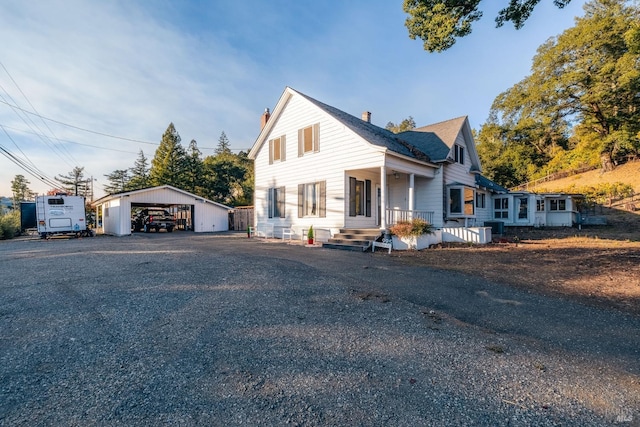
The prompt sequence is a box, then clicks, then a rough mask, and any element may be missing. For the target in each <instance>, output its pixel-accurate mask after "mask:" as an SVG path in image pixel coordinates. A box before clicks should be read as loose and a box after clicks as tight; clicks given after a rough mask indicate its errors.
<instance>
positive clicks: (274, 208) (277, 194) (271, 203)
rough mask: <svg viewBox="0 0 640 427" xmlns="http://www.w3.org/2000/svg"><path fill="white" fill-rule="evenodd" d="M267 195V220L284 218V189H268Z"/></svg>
mask: <svg viewBox="0 0 640 427" xmlns="http://www.w3.org/2000/svg"><path fill="white" fill-rule="evenodd" d="M268 192H269V194H268V195H267V200H268V203H267V205H268V207H269V218H285V216H286V211H285V203H284V196H285V188H284V187H273V188H269V190H268Z"/></svg>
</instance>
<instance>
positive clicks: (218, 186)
mask: <svg viewBox="0 0 640 427" xmlns="http://www.w3.org/2000/svg"><path fill="white" fill-rule="evenodd" d="M203 170H204V175H203V176H204V180H203V183H202V186H203V192H204V196H205V197H207V198H209V199H211V200H213V201H216V202H220V203H224V204H226V205H229V206H242V205H250V204H251V203H252V202H253V162H252V161H251V160H250V159H248V158H247V157H246V155H243V153H240V154H238V155H235V154H233V153H231V152H227V153H224V152H223V153H222V154H218V155H216V156H209V157H207V158H205V159H204V164H203Z"/></svg>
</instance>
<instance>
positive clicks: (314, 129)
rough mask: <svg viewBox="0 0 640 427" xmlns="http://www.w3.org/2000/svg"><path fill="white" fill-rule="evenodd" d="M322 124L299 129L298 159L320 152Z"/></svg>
mask: <svg viewBox="0 0 640 427" xmlns="http://www.w3.org/2000/svg"><path fill="white" fill-rule="evenodd" d="M319 136H320V124H319V123H316V124H314V125H313V126H307V127H306V128H302V129H298V157H302V156H304V155H305V154H308V153H314V152H318V151H320V140H319V139H320V138H319Z"/></svg>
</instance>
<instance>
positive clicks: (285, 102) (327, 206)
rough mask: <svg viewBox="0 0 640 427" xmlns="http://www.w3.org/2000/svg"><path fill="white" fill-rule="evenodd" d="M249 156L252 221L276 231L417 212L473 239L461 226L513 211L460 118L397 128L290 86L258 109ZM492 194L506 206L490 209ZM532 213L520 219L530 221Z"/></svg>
mask: <svg viewBox="0 0 640 427" xmlns="http://www.w3.org/2000/svg"><path fill="white" fill-rule="evenodd" d="M249 157H250V158H251V159H254V160H255V192H254V194H255V200H254V206H255V223H256V224H268V225H269V226H270V227H273V229H274V230H275V231H274V235H275V236H278V235H279V234H280V233H279V230H283V229H292V230H294V233H295V234H298V235H302V234H303V233H304V232H305V230H306V229H308V228H309V227H310V226H313V228H314V229H315V230H316V238H317V239H319V240H325V241H326V240H328V239H330V238H332V237H335V236H336V235H337V234H338V233H343V234H344V233H348V230H356V229H367V230H371V229H374V230H376V231H377V232H378V234H379V233H380V231H384V230H386V229H387V228H388V227H389V226H391V225H393V224H394V223H395V222H397V221H398V220H401V219H409V218H416V217H420V218H423V219H425V220H427V221H428V222H430V223H431V224H433V226H434V227H435V228H437V229H440V230H442V238H443V239H444V240H460V239H461V240H471V241H476V240H477V239H478V238H477V237H474V236H476V234H474V233H471V234H469V233H466V232H465V230H470V229H472V228H474V227H481V226H484V225H485V222H492V221H496V220H499V221H502V222H504V223H505V224H507V223H509V222H510V221H511V220H514V219H515V215H516V211H515V210H514V208H515V205H514V199H513V197H512V196H509V197H511V198H510V199H509V200H510V202H502V199H495V196H499V195H504V194H508V191H507V190H506V189H504V188H502V187H500V186H499V185H497V184H495V183H493V182H491V181H490V180H488V179H486V178H484V177H482V175H481V166H480V160H479V158H478V154H477V151H476V147H475V142H474V139H473V135H472V132H471V128H470V126H469V120H468V118H467V117H459V118H456V119H452V120H448V121H445V122H441V123H437V124H433V125H429V126H425V127H420V128H417V129H414V130H412V131H407V132H402V133H399V134H394V133H392V132H390V131H388V130H386V129H383V128H380V127H378V126H376V125H374V124H372V123H371V113H369V112H365V113H363V114H362V117H360V118H358V117H355V116H352V115H350V114H347V113H345V112H343V111H340V110H338V109H337V108H334V107H332V106H330V105H327V104H324V103H322V102H320V101H317V100H315V99H313V98H311V97H309V96H307V95H304V94H302V93H300V92H298V91H296V90H294V89H292V88H289V87H287V88H286V89H285V90H284V93H283V94H282V96H281V97H280V99H279V100H278V103H277V104H276V106H275V108H274V109H273V112H272V113H270V112H269V110H267V111H265V113H264V114H263V116H262V129H261V132H260V135H259V136H258V138H257V140H256V142H255V144H254V145H253V147H252V149H251V151H250V152H249ZM495 200H501V201H500V203H504V205H502V204H501V205H500V206H499V207H498V209H497V210H496V205H495ZM527 206H530V205H527ZM503 207H504V209H503ZM527 212H529V211H527ZM530 212H531V215H530V216H529V219H530V221H529V223H528V224H527V225H536V212H535V211H534V210H533V208H531V211H530ZM496 214H497V215H498V216H496ZM514 223H515V221H514ZM481 234H482V233H481ZM447 236H449V237H451V238H449V237H447ZM488 238H489V239H490V233H489V237H488ZM483 239H484V240H486V235H484V237H482V236H481V237H480V240H483ZM480 243H483V242H480Z"/></svg>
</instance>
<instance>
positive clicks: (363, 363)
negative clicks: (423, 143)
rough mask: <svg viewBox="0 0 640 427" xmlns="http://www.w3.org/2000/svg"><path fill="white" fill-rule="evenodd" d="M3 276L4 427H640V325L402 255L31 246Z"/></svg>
mask: <svg viewBox="0 0 640 427" xmlns="http://www.w3.org/2000/svg"><path fill="white" fill-rule="evenodd" d="M0 272H1V273H0V274H1V276H0V425H2V426H112V425H126V426H157V425H181V426H192V425H194V426H195V425H198V426H217V425H220V426H222V425H224V426H234V425H249V426H262V425H264V426H280V425H304V426H316V425H318V426H325V425H330V426H423V425H424V426H444V425H451V426H457V425H460V426H474V425H478V426H556V425H562V426H602V425H618V426H620V425H622V426H640V352H639V349H640V319H639V318H637V317H633V316H628V315H623V314H620V313H617V312H614V311H603V310H599V309H595V308H591V307H585V306H581V305H578V304H576V303H574V302H571V301H567V300H559V299H557V298H547V297H544V296H539V295H531V294H525V293H521V292H518V291H516V290H513V289H509V288H505V287H502V286H499V285H496V284H492V283H488V282H485V281H483V280H482V279H480V278H475V277H470V276H463V275H460V274H452V273H447V272H444V271H439V270H433V269H428V268H420V267H415V266H406V265H404V264H402V260H401V259H398V258H394V257H390V256H388V255H387V254H386V253H378V252H376V253H375V254H371V253H356V252H343V251H336V250H327V249H321V248H306V247H303V246H299V245H290V244H284V243H282V242H273V241H265V240H260V239H251V240H249V239H247V238H246V236H245V235H244V234H242V233H240V234H235V233H216V234H206V235H201V234H193V233H186V232H179V233H178V232H176V233H171V234H168V233H158V234H155V233H152V234H135V235H133V236H130V237H121V238H116V237H107V236H99V237H96V238H85V239H71V240H66V239H52V240H48V241H43V240H29V239H20V240H14V241H0ZM514 274H515V272H514ZM524 274H534V272H524Z"/></svg>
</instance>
